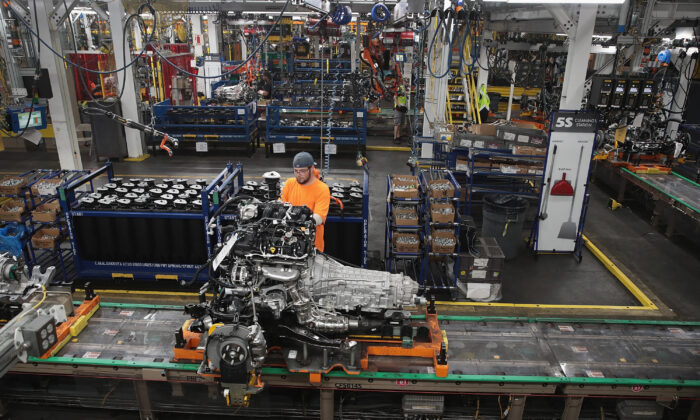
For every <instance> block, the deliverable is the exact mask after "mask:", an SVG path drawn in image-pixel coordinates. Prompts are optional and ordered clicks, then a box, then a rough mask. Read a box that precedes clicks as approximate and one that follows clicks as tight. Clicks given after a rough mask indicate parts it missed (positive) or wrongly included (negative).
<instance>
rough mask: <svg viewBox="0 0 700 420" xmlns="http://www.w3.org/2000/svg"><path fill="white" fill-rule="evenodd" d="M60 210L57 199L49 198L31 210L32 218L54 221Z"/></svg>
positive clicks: (38, 220)
mask: <svg viewBox="0 0 700 420" xmlns="http://www.w3.org/2000/svg"><path fill="white" fill-rule="evenodd" d="M60 211H61V205H60V204H59V202H58V200H56V199H54V200H50V201H47V202H46V203H44V204H42V205H40V206H38V207H37V208H35V209H34V210H32V219H33V220H34V221H35V222H45V223H51V222H55V221H56V217H57V216H58V213H59V212H60Z"/></svg>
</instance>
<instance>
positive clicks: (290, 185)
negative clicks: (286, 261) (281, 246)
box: [281, 152, 331, 252]
mask: <svg viewBox="0 0 700 420" xmlns="http://www.w3.org/2000/svg"><path fill="white" fill-rule="evenodd" d="M293 166H294V178H289V179H288V180H287V182H285V184H284V188H282V197H281V199H282V201H284V202H285V203H291V204H292V205H293V206H306V207H308V208H309V209H311V211H312V212H313V213H314V215H313V218H314V221H315V222H316V240H315V241H314V245H315V246H316V249H318V250H319V251H321V252H323V248H324V242H323V232H324V228H323V224H324V223H326V216H328V206H329V205H330V201H331V191H330V190H329V189H328V185H326V184H324V183H323V181H321V180H320V179H319V178H318V177H317V175H316V174H317V172H316V168H315V167H314V166H315V165H314V158H313V157H312V156H311V154H310V153H308V152H299V153H297V154H296V156H294V162H293Z"/></svg>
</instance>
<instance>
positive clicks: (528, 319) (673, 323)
mask: <svg viewBox="0 0 700 420" xmlns="http://www.w3.org/2000/svg"><path fill="white" fill-rule="evenodd" d="M81 303H83V302H82V301H79V300H75V301H73V304H74V305H80V304H81ZM100 306H101V307H103V308H120V309H166V310H176V311H180V310H182V311H184V309H185V306H184V305H154V304H150V303H120V302H100ZM411 319H419V320H420V319H425V315H411ZM438 320H440V321H463V322H526V323H534V322H556V323H579V324H628V325H668V326H686V327H700V321H674V320H655V319H648V320H647V319H607V318H556V317H523V316H492V315H484V316H468V315H438Z"/></svg>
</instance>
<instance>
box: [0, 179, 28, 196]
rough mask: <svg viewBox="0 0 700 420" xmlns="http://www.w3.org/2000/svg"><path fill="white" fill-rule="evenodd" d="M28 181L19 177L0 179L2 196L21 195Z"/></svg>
mask: <svg viewBox="0 0 700 420" xmlns="http://www.w3.org/2000/svg"><path fill="white" fill-rule="evenodd" d="M26 184H27V180H26V179H24V178H22V177H18V176H5V177H2V178H1V179H0V194H7V195H20V194H21V193H22V188H23V187H24V186H25V185H26Z"/></svg>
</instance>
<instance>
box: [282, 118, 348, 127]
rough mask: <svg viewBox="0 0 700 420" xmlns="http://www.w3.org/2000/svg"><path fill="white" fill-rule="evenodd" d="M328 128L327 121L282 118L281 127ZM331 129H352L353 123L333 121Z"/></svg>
mask: <svg viewBox="0 0 700 420" xmlns="http://www.w3.org/2000/svg"><path fill="white" fill-rule="evenodd" d="M322 125H323V127H327V126H328V122H327V121H321V119H320V118H314V119H306V118H281V119H280V127H318V128H319V129H320V128H321V126H322ZM331 127H333V128H352V121H339V120H335V119H334V120H332V121H331Z"/></svg>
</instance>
